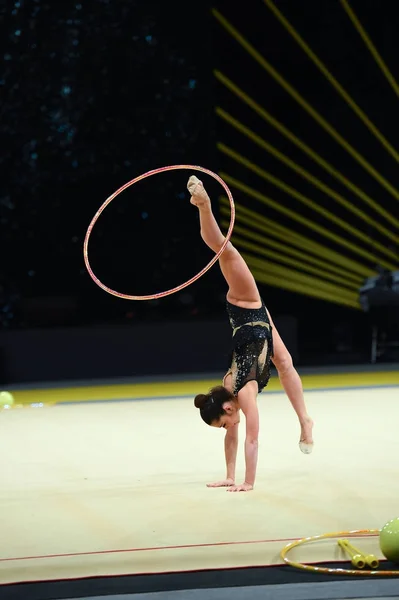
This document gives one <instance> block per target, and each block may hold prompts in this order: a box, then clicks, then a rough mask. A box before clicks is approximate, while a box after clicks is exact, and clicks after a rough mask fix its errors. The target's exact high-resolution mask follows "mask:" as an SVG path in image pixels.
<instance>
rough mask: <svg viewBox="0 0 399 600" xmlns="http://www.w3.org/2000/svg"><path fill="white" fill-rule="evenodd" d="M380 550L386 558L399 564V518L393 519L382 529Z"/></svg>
mask: <svg viewBox="0 0 399 600" xmlns="http://www.w3.org/2000/svg"><path fill="white" fill-rule="evenodd" d="M380 548H381V552H382V553H383V555H384V556H385V558H387V559H388V560H390V561H392V562H393V563H398V564H399V517H397V518H396V519H391V520H390V521H388V523H386V524H385V525H384V527H383V528H382V529H381V531H380Z"/></svg>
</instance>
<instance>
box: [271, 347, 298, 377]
mask: <svg viewBox="0 0 399 600" xmlns="http://www.w3.org/2000/svg"><path fill="white" fill-rule="evenodd" d="M273 362H274V365H275V367H276V369H277V371H278V374H279V375H280V376H281V375H285V374H286V373H288V372H289V371H290V370H291V369H293V368H294V364H293V361H292V356H291V354H290V353H289V352H284V354H282V355H277V356H276V355H275V356H274V357H273Z"/></svg>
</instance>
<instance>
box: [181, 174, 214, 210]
mask: <svg viewBox="0 0 399 600" xmlns="http://www.w3.org/2000/svg"><path fill="white" fill-rule="evenodd" d="M187 189H188V191H189V192H190V194H191V199H190V202H191V204H194V206H197V207H198V208H206V207H207V206H210V204H211V201H210V199H209V196H208V194H207V193H206V191H205V188H204V186H203V183H202V181H200V180H199V179H198V177H195V175H191V177H190V179H189V180H188V183H187Z"/></svg>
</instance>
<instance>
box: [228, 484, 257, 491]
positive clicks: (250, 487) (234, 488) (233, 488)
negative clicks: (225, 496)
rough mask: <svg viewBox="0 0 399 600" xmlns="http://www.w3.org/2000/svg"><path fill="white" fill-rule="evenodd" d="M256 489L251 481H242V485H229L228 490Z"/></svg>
mask: <svg viewBox="0 0 399 600" xmlns="http://www.w3.org/2000/svg"><path fill="white" fill-rule="evenodd" d="M253 489H254V486H253V485H251V484H250V483H242V484H241V485H233V486H231V487H229V489H228V490H226V491H227V492H250V491H251V490H253Z"/></svg>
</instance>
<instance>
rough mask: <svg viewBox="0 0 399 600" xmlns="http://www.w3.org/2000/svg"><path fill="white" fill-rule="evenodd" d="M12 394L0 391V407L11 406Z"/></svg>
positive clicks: (12, 401) (12, 402)
mask: <svg viewBox="0 0 399 600" xmlns="http://www.w3.org/2000/svg"><path fill="white" fill-rule="evenodd" d="M13 404H14V396H13V395H12V394H11V393H10V392H0V407H3V408H4V407H6V406H12V405H13Z"/></svg>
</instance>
